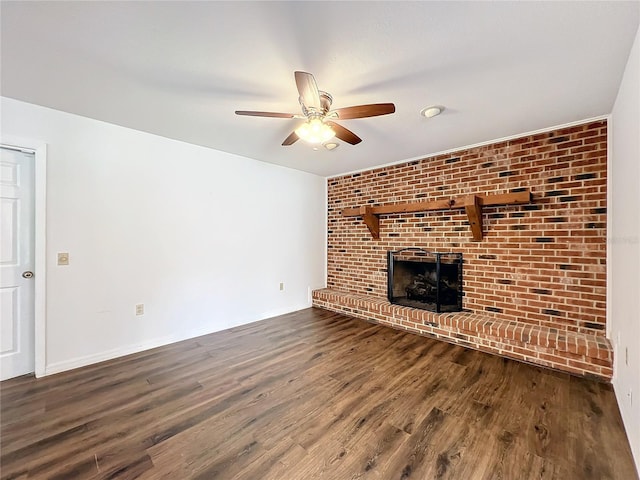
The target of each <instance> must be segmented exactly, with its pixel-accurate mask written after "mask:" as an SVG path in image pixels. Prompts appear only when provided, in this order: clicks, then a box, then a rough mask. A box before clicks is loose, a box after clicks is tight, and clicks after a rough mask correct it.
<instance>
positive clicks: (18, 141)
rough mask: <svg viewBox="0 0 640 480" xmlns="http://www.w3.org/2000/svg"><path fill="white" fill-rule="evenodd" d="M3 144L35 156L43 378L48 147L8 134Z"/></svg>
mask: <svg viewBox="0 0 640 480" xmlns="http://www.w3.org/2000/svg"><path fill="white" fill-rule="evenodd" d="M1 143H2V145H5V146H7V147H13V148H17V149H24V150H28V151H32V152H33V153H34V165H33V169H34V183H33V185H34V191H33V196H34V203H33V207H34V213H35V222H34V223H35V224H34V265H35V268H34V296H33V302H34V309H33V312H34V321H35V345H34V353H35V375H36V377H43V376H45V375H46V374H47V342H46V339H47V309H46V306H47V236H46V229H47V144H46V143H44V142H42V141H38V140H32V139H26V138H20V137H15V136H11V135H4V134H3V135H2V141H1Z"/></svg>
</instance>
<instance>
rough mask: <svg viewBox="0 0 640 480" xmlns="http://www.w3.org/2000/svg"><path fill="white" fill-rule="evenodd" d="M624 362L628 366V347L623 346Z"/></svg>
mask: <svg viewBox="0 0 640 480" xmlns="http://www.w3.org/2000/svg"><path fill="white" fill-rule="evenodd" d="M624 363H625V365H626V366H627V367H628V366H629V347H624Z"/></svg>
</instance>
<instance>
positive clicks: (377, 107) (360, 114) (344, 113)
mask: <svg viewBox="0 0 640 480" xmlns="http://www.w3.org/2000/svg"><path fill="white" fill-rule="evenodd" d="M395 111H396V106H395V105H394V104H393V103H372V104H370V105H356V106H354V107H345V108H338V109H336V110H333V112H330V113H334V112H335V113H337V114H338V118H339V119H340V120H349V119H351V118H366V117H377V116H378V115H388V114H390V113H393V112H395Z"/></svg>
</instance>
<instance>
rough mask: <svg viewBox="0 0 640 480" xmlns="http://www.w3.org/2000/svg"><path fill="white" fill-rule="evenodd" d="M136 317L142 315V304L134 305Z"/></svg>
mask: <svg viewBox="0 0 640 480" xmlns="http://www.w3.org/2000/svg"><path fill="white" fill-rule="evenodd" d="M136 315H144V303H139V304H137V305H136Z"/></svg>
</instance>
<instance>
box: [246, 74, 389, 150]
mask: <svg viewBox="0 0 640 480" xmlns="http://www.w3.org/2000/svg"><path fill="white" fill-rule="evenodd" d="M295 79H296V86H297V87H298V93H299V94H300V97H299V98H298V100H299V102H300V105H301V106H302V115H300V114H294V113H277V112H254V111H247V110H236V115H248V116H252V117H274V118H303V119H305V120H306V121H305V122H304V123H303V124H302V125H300V126H299V127H298V128H296V130H294V131H293V132H291V135H289V136H288V137H287V138H285V140H284V142H282V145H283V146H288V145H293V144H294V143H295V142H296V141H298V139H302V140H304V141H306V142H309V143H322V142H326V141H328V140H330V139H331V138H333V137H334V136H335V137H338V138H339V139H340V140H343V141H345V142H347V143H350V144H351V145H356V144H358V143H360V142H361V141H362V139H361V138H360V137H358V136H357V135H356V134H355V133H353V132H352V131H351V130H349V129H347V128H345V127H343V126H342V125H339V124H337V123H336V122H334V120H350V119H353V118H366V117H377V116H379V115H388V114H389V113H393V112H395V111H396V107H395V105H394V104H393V103H372V104H369V105H356V106H353V107H345V108H338V109H335V110H331V103H332V102H333V97H332V96H331V95H329V94H328V93H327V92H323V91H322V90H318V86H317V84H316V79H315V78H313V75H311V74H310V73H307V72H295Z"/></svg>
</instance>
